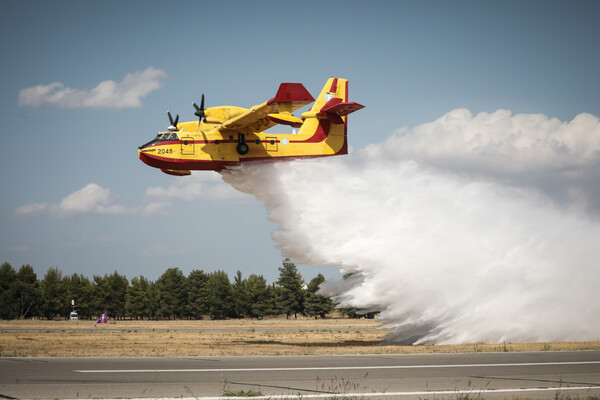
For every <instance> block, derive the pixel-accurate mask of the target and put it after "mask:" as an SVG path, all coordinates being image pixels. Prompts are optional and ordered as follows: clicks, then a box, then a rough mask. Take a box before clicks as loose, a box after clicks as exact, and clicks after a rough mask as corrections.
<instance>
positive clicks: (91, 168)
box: [0, 0, 600, 280]
mask: <svg viewBox="0 0 600 400" xmlns="http://www.w3.org/2000/svg"><path fill="white" fill-rule="evenodd" d="M598 15H600V3H598V2H591V1H590V2H582V1H576V2H568V3H567V2H554V1H514V2H513V1H504V2H479V1H457V2H446V1H443V2H442V1H425V2H424V1H414V2H396V1H389V2H385V1H372V2H368V3H366V2H363V1H314V2H313V1H303V2H295V3H294V2H289V3H282V2H280V1H259V2H246V1H239V2H236V1H233V2H220V3H216V2H198V1H190V2H187V1H178V2H171V3H166V2H152V1H126V2H122V1H107V2H91V1H84V2H82V1H53V2H47V1H11V0H9V1H4V2H2V3H0V32H1V37H2V42H1V50H0V51H1V54H2V60H3V66H2V74H1V75H0V85H1V88H2V90H1V91H0V105H1V107H0V113H1V114H0V115H1V118H2V139H3V141H2V143H3V146H2V153H3V154H2V157H1V161H0V162H1V168H0V183H1V185H2V191H1V193H2V194H1V197H0V198H1V204H0V221H1V222H0V226H1V228H0V262H3V261H8V262H10V263H11V264H12V265H13V266H14V267H16V268H18V267H19V266H20V265H21V264H31V265H32V266H33V267H34V269H35V270H36V272H37V273H38V275H39V276H40V278H41V277H42V276H43V274H44V273H45V271H46V270H47V269H48V268H49V267H53V266H56V267H58V268H60V269H61V270H62V271H63V272H64V273H65V274H71V273H74V272H78V273H83V274H84V275H87V276H89V277H90V278H91V276H92V275H103V274H105V273H112V272H113V271H114V270H115V269H116V270H117V271H119V272H120V273H122V274H125V275H126V276H127V277H128V278H132V277H134V276H139V275H144V276H146V277H148V278H150V279H156V278H157V277H158V276H159V275H160V274H161V273H162V272H163V271H164V270H165V269H166V268H168V267H179V268H181V269H182V270H183V271H184V273H188V272H189V271H191V270H192V269H204V270H206V271H212V270H215V269H223V270H225V271H226V272H228V273H229V274H230V276H232V275H233V274H234V273H235V271H236V270H238V269H239V270H241V271H242V272H243V274H244V275H245V276H248V275H249V274H251V273H257V274H263V275H264V276H265V277H266V278H267V279H268V280H274V279H276V278H277V274H278V273H277V268H278V267H279V266H280V264H281V254H280V252H279V250H278V249H277V248H276V244H275V243H274V242H273V241H272V240H271V236H270V233H271V231H272V230H273V229H274V228H275V225H274V224H273V223H271V222H269V221H268V220H267V218H266V212H265V209H264V207H263V205H262V204H261V203H259V202H258V201H256V200H255V199H254V198H253V197H250V196H248V195H242V194H239V193H238V192H235V191H234V190H233V189H231V188H230V187H229V186H228V185H226V184H224V183H222V182H221V181H220V178H219V176H218V175H216V174H213V173H196V174H195V175H194V176H193V177H192V178H190V179H191V180H190V181H185V180H184V178H181V179H179V178H174V177H171V176H167V175H164V174H162V173H161V172H160V171H158V170H155V169H152V168H150V167H147V166H146V165H144V164H143V163H141V161H140V160H139V159H138V158H137V146H139V145H141V144H143V143H145V142H147V141H148V140H150V139H151V138H152V137H153V136H154V135H155V133H156V132H157V131H159V130H164V129H165V128H166V126H167V125H168V119H167V116H166V111H167V110H168V109H169V110H171V111H172V112H173V113H179V114H180V120H183V121H186V120H192V119H194V118H195V117H194V116H193V111H194V110H193V108H192V106H191V103H192V102H193V101H196V102H198V101H199V99H200V96H201V93H202V92H204V93H205V94H206V102H207V106H209V107H210V106H217V105H237V106H245V107H248V106H251V105H254V104H258V103H261V102H263V101H265V100H267V99H269V98H271V97H273V95H274V94H275V92H276V90H277V87H278V86H279V83H281V82H302V83H303V84H304V85H305V86H306V88H307V89H308V90H309V91H310V92H311V93H312V94H313V95H316V94H317V93H318V92H319V90H320V89H321V87H322V85H323V84H324V82H325V81H326V79H327V78H328V77H330V76H338V77H342V78H347V79H349V81H350V98H351V100H352V101H356V102H359V103H361V104H363V105H365V106H366V108H365V109H363V110H361V111H360V112H357V113H356V114H353V115H352V116H351V118H350V125H349V135H350V139H349V140H350V144H351V146H352V147H353V148H355V149H361V148H364V147H366V146H367V145H369V144H373V143H381V142H384V141H385V140H386V139H387V138H388V137H390V136H391V135H392V134H393V132H395V131H397V130H398V129H400V128H402V127H415V126H418V125H420V124H424V123H428V122H431V121H434V120H436V119H438V118H439V117H440V116H442V115H444V114H446V113H448V112H450V111H452V110H454V109H457V108H467V109H468V110H470V111H471V112H472V113H473V114H477V113H479V112H488V113H493V112H495V111H496V110H498V109H506V110H510V111H511V112H512V113H513V114H518V113H531V114H537V113H540V114H544V115H546V116H548V117H550V118H553V117H556V118H558V119H559V120H561V121H570V120H572V119H573V118H574V117H575V116H577V115H578V114H580V113H590V114H592V115H595V116H598V115H600V95H599V93H600V74H598V71H600V52H599V51H598V49H600V25H599V24H598V22H597V17H598ZM108 81H112V84H110V83H108V84H107V82H108ZM53 83H60V85H55V86H52V87H49V86H47V85H51V84H53ZM102 83H104V84H103V86H99V85H101V84H102ZM38 85H42V86H40V87H38ZM107 85H108V86H107ZM111 85H112V86H111ZM36 87H38V88H37V89H35V88H36ZM99 87H100V88H104V89H107V87H108V89H107V90H108V94H107V97H105V98H104V99H103V98H101V97H100V98H99V97H95V98H92V97H93V94H94V93H95V92H94V90H95V89H96V92H98V91H100V90H99V89H98V88H99ZM111 87H112V91H111V90H110V89H111ZM132 87H133V88H132ZM31 88H34V89H31ZM40 88H47V89H48V90H49V91H50V93H51V94H52V93H54V94H56V93H58V92H59V91H60V90H63V91H62V92H60V93H61V94H62V95H64V96H65V97H67V98H71V99H73V98H75V100H76V101H74V100H72V102H69V101H60V100H58V99H57V98H56V97H55V98H44V97H43V96H41V92H40ZM25 89H31V90H29V92H23V90H25ZM65 89H66V90H65ZM28 93H29V96H26V95H27V94H28ZM102 93H106V92H102ZM20 94H21V95H20ZM120 94H126V95H127V96H129V97H127V99H123V98H122V97H119V95H120ZM31 95H33V96H31ZM69 96H71V97H69ZM73 96H75V97H73ZM124 97H125V96H124ZM36 98H37V99H39V100H36ZM107 98H108V100H106V99H107ZM116 99H119V101H117V100H116ZM20 100H21V101H20ZM84 100H85V101H84ZM120 100H123V101H120ZM73 101H74V102H73ZM86 101H87V103H86ZM83 103H85V104H86V105H85V106H75V105H76V104H83ZM301 272H302V273H303V275H304V276H305V278H311V277H313V276H314V275H316V274H317V273H318V272H324V273H325V274H326V275H327V276H336V274H337V272H336V269H335V267H332V268H321V269H316V268H314V267H310V266H303V267H302V269H301Z"/></svg>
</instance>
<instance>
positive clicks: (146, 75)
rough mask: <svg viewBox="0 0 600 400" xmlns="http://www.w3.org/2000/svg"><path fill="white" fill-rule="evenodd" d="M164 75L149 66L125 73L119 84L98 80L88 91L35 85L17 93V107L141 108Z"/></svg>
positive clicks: (159, 84) (51, 85) (157, 87)
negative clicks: (45, 105)
mask: <svg viewBox="0 0 600 400" xmlns="http://www.w3.org/2000/svg"><path fill="white" fill-rule="evenodd" d="M166 76H167V74H166V73H165V72H164V71H162V70H160V69H155V68H152V67H149V68H147V69H145V70H144V71H137V72H134V73H131V74H127V76H125V78H123V80H122V81H121V82H115V81H112V80H108V81H102V82H100V83H99V84H98V85H97V86H96V87H95V88H93V89H91V90H85V89H73V88H69V87H65V85H64V84H62V83H60V82H54V83H51V84H49V85H42V84H40V85H36V86H32V87H30V88H26V89H22V90H21V91H20V92H19V98H18V99H19V105H20V106H31V107H38V106H41V105H43V104H50V105H56V106H59V107H63V108H82V107H87V108H108V109H119V108H132V107H140V106H141V105H142V103H141V99H142V98H143V97H145V96H147V95H148V94H150V93H151V92H153V91H154V90H157V89H160V88H161V87H162V86H163V82H162V79H164V78H165V77H166Z"/></svg>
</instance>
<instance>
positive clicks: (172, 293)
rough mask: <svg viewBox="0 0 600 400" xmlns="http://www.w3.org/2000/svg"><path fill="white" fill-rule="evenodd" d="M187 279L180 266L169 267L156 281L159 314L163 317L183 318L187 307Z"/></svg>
mask: <svg viewBox="0 0 600 400" xmlns="http://www.w3.org/2000/svg"><path fill="white" fill-rule="evenodd" d="M186 284H187V282H186V279H185V276H184V275H183V273H182V272H181V270H180V269H179V268H169V269H167V270H166V271H165V272H164V273H163V274H162V275H161V276H160V278H158V280H157V281H156V285H157V291H158V301H159V303H158V315H159V316H160V317H163V318H169V319H171V318H172V317H173V318H175V319H177V318H182V317H183V312H184V310H185V309H186V302H187V293H186V286H187V285H186Z"/></svg>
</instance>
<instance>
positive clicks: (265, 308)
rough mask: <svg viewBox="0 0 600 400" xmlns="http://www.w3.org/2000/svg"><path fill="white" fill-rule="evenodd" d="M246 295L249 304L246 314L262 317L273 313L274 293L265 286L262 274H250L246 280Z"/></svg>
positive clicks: (274, 309)
mask: <svg viewBox="0 0 600 400" xmlns="http://www.w3.org/2000/svg"><path fill="white" fill-rule="evenodd" d="M246 296H247V301H248V306H249V311H248V316H250V317H251V318H258V319H262V318H263V317H264V316H265V315H271V314H275V312H276V306H275V294H274V291H273V290H272V289H271V288H269V287H268V286H267V281H266V280H265V278H263V276H262V275H254V274H253V275H250V276H249V277H248V279H247V281H246Z"/></svg>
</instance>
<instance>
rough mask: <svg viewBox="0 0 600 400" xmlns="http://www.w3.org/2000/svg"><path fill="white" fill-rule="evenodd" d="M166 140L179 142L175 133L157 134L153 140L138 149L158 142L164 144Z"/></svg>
mask: <svg viewBox="0 0 600 400" xmlns="http://www.w3.org/2000/svg"><path fill="white" fill-rule="evenodd" d="M168 140H179V135H177V132H158V133H157V134H156V137H155V138H154V139H152V140H151V141H149V142H148V143H146V144H145V145H143V146H140V147H139V148H140V149H143V148H144V147H146V146H151V145H153V144H155V143H158V142H166V141H168Z"/></svg>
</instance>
